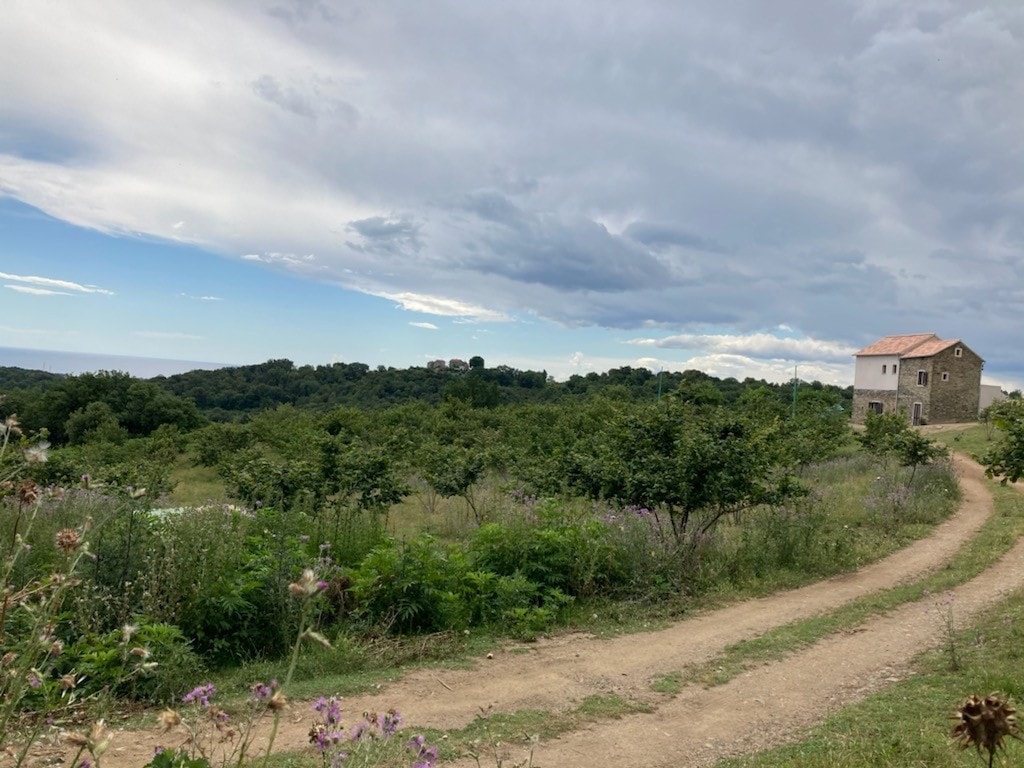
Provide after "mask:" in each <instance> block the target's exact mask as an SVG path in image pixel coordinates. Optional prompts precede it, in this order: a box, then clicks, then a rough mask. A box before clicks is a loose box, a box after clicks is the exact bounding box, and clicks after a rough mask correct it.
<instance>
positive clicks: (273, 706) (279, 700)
mask: <svg viewBox="0 0 1024 768" xmlns="http://www.w3.org/2000/svg"><path fill="white" fill-rule="evenodd" d="M286 706H288V698H287V697H286V696H285V695H284V692H282V691H274V695H273V696H271V697H270V701H268V702H267V709H269V710H272V711H274V712H278V711H280V710H282V709H284V708H285V707H286Z"/></svg>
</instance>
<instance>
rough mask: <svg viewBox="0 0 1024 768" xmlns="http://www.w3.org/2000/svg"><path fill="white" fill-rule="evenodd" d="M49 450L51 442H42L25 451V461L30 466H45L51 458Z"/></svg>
mask: <svg viewBox="0 0 1024 768" xmlns="http://www.w3.org/2000/svg"><path fill="white" fill-rule="evenodd" d="M49 450H50V444H49V442H47V441H46V440H40V441H39V442H38V443H36V444H35V445H33V446H30V447H29V448H26V449H25V461H27V462H28V463H29V464H44V463H45V462H46V461H47V460H48V459H49V458H50V454H49Z"/></svg>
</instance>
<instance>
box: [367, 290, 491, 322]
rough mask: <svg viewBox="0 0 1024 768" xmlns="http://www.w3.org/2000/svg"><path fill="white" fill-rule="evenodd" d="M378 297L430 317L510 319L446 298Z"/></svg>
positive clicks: (400, 295)
mask: <svg viewBox="0 0 1024 768" xmlns="http://www.w3.org/2000/svg"><path fill="white" fill-rule="evenodd" d="M378 295H380V296H382V297H383V298H385V299H390V300H392V301H394V302H396V303H397V304H398V306H399V307H401V308H402V309H404V310H407V311H409V312H423V313H425V314H430V315H443V316H446V317H461V318H464V319H472V320H479V321H486V322H499V321H504V320H508V319H509V318H508V317H507V316H506V315H504V314H503V313H501V312H495V311H493V310H490V309H487V308H486V307H481V306H478V305H475V304H469V303H465V302H461V301H457V300H455V299H450V298H446V297H444V296H428V295H425V294H417V293H411V292H406V293H381V294H378Z"/></svg>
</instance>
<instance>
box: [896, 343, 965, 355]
mask: <svg viewBox="0 0 1024 768" xmlns="http://www.w3.org/2000/svg"><path fill="white" fill-rule="evenodd" d="M959 343H960V339H953V340H952V341H943V340H942V339H934V340H933V341H926V342H925V343H924V344H921V345H920V346H918V347H914V348H913V349H912V350H911V351H910V352H906V353H904V354H903V355H901V357H931V356H932V355H937V354H938V353H939V352H941V351H942V350H944V349H949V348H950V347H952V346H953V345H954V344H959Z"/></svg>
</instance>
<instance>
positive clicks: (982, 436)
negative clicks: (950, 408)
mask: <svg viewBox="0 0 1024 768" xmlns="http://www.w3.org/2000/svg"><path fill="white" fill-rule="evenodd" d="M1001 436H1002V432H1001V431H1000V430H999V429H996V428H995V427H993V428H992V429H987V428H986V427H985V426H984V425H981V424H975V425H972V426H964V428H963V429H951V430H943V431H941V432H935V433H934V434H930V435H929V437H931V438H932V439H933V440H936V441H938V442H940V443H944V444H945V445H947V446H949V447H950V448H951V449H953V450H955V451H963V452H964V453H966V454H967V455H968V456H972V457H973V456H978V455H980V454H982V453H984V452H985V451H987V450H988V449H989V448H991V447H992V446H993V445H995V444H996V443H997V442H998V441H999V438H1000V437H1001Z"/></svg>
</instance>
